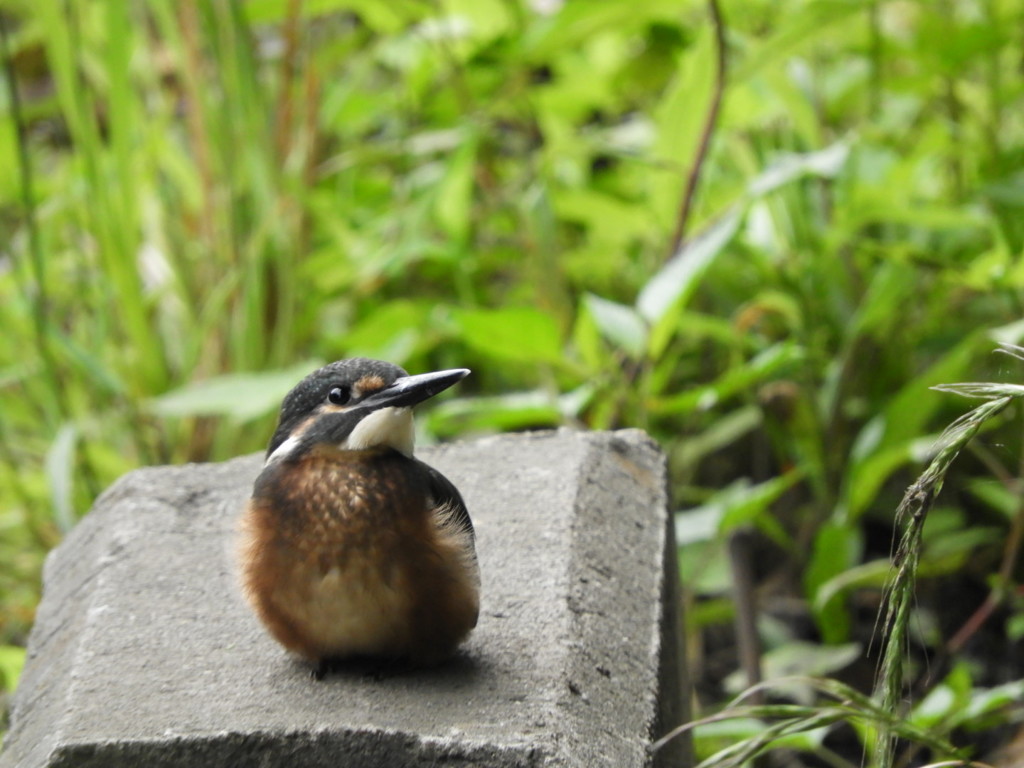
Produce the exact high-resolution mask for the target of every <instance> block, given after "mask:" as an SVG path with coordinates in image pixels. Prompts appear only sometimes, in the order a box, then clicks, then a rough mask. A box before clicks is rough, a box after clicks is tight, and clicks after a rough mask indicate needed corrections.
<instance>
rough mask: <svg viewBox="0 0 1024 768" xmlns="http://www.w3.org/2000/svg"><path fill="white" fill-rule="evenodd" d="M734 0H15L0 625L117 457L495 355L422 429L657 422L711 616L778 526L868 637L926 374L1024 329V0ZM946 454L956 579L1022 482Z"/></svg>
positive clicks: (800, 590) (2, 115)
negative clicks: (880, 531)
mask: <svg viewBox="0 0 1024 768" xmlns="http://www.w3.org/2000/svg"><path fill="white" fill-rule="evenodd" d="M719 5H720V10H721V14H722V16H723V18H724V20H725V24H726V27H727V28H726V29H724V30H716V29H715V28H714V26H713V25H712V24H710V23H709V14H708V6H707V5H706V3H705V2H703V1H698V0H656V1H654V2H645V3H628V2H620V1H619V0H611V1H602V0H573V1H572V2H565V3H562V2H558V0H550V1H542V0H536V2H520V1H519V0H438V1H437V2H418V1H417V2H401V3H380V2H371V1H370V0H306V2H301V1H300V2H290V1H287V2H286V0H247V2H227V1H226V0H201V1H200V2H197V3H175V2H172V1H171V0H148V2H145V3H130V2H128V0H83V1H82V2H67V3H59V2H50V1H47V2H40V3H29V2H27V1H26V0H0V21H2V23H3V30H4V51H3V52H2V58H3V67H4V75H5V77H6V81H5V87H3V88H0V168H3V169H4V171H5V172H4V173H0V324H2V326H3V328H4V330H5V333H4V341H3V342H0V452H2V453H0V458H2V459H3V460H2V461H0V531H2V534H3V535H2V536H0V559H2V560H3V562H5V564H9V567H8V568H5V569H0V605H2V610H0V642H2V643H21V642H23V641H24V639H25V636H26V631H27V628H28V626H29V624H30V622H31V618H32V610H33V607H34V604H35V602H36V600H37V599H38V574H39V571H40V568H41V563H42V558H43V556H44V554H45V552H46V551H47V550H48V549H49V548H50V547H52V546H53V545H54V544H56V543H57V541H58V540H59V538H60V536H61V535H62V533H63V532H64V531H66V530H67V529H68V528H69V527H70V526H71V525H72V524H73V522H74V520H75V519H76V518H77V517H78V516H79V515H81V514H83V513H84V512H85V510H87V509H88V507H89V505H90V504H91V502H92V500H93V499H94V498H95V496H96V494H97V493H98V492H99V491H101V490H102V489H103V488H104V487H105V486H106V485H107V484H108V483H109V482H111V481H112V480H113V479H114V478H116V477H117V476H118V475H120V474H121V473H123V472H124V471H126V470H128V469H130V468H132V467H135V466H138V465H142V464H147V463H155V462H181V461H186V460H217V459H222V458H226V457H229V456H233V455H237V454H239V453H242V452H246V451H254V450H259V449H260V448H261V447H262V446H263V444H264V442H265V440H266V436H267V435H268V434H269V432H270V430H271V428H272V421H273V418H274V413H273V411H274V408H275V405H276V402H277V401H278V400H279V398H280V395H281V394H282V393H283V391H285V390H286V389H287V387H288V386H289V383H290V382H292V381H294V380H295V379H297V378H298V377H299V376H300V375H301V374H302V373H303V372H304V371H305V370H306V369H308V368H311V367H312V366H313V365H315V364H316V361H323V360H331V359H336V358H339V357H343V356H347V355H356V354H359V355H371V356H376V357H382V358H387V359H389V360H392V361H394V362H396V363H399V364H401V365H403V366H405V367H407V368H408V369H410V370H412V371H419V370H427V369H430V368H440V367H455V366H465V367H469V368H471V369H473V371H474V375H473V376H472V377H471V378H470V379H467V381H466V382H464V384H463V386H461V387H460V388H459V393H458V394H456V395H455V396H454V397H452V396H448V397H446V398H442V399H441V400H440V401H439V403H438V404H437V405H435V406H434V407H433V409H432V410H429V411H426V412H425V413H424V414H423V418H422V419H421V422H422V425H423V426H424V427H425V430H424V431H425V432H426V434H425V435H424V437H425V438H427V439H431V438H434V437H450V436H454V435H458V434H468V433H475V432H489V431H496V430H507V429H524V428H532V427H548V426H555V425H559V424H572V425H579V426H586V427H591V428H600V429H603V428H614V427H620V426H637V427H642V428H645V429H647V430H649V431H650V432H651V433H652V434H653V435H654V436H655V437H656V438H657V439H658V440H659V441H660V442H661V444H662V445H663V446H664V447H665V449H666V451H667V453H668V455H669V461H670V469H671V476H672V483H673V493H674V496H675V499H676V500H677V502H678V503H679V505H680V506H681V507H683V508H685V509H686V510H688V511H687V512H685V513H683V514H681V515H680V517H679V524H678V529H679V533H680V541H681V542H682V543H683V547H682V550H681V563H682V565H683V567H684V569H685V570H684V573H685V574H686V575H687V576H688V577H689V576H691V575H692V577H693V580H692V581H688V586H689V587H691V591H690V596H691V599H692V600H695V601H698V602H697V605H696V609H695V610H694V611H693V612H692V616H694V617H696V618H697V620H696V621H694V622H693V631H694V632H696V631H698V630H699V629H700V628H701V627H702V626H703V625H702V624H701V622H707V624H709V625H713V624H719V623H722V622H724V621H728V619H729V617H730V614H731V613H732V608H731V606H730V605H729V603H728V601H727V600H725V599H724V598H726V597H727V596H728V589H729V586H730V582H729V576H728V575H729V569H728V567H727V564H726V562H725V552H726V549H725V547H724V546H723V544H724V542H725V541H726V539H727V538H728V537H729V536H730V535H731V534H732V533H733V532H735V531H737V530H740V529H745V528H753V529H755V530H757V531H758V532H759V533H760V534H762V535H763V537H764V538H765V540H767V541H770V542H771V544H772V546H773V547H774V550H772V551H773V552H775V553H776V554H775V555H773V557H772V558H768V560H766V561H765V562H764V563H758V567H759V568H760V569H761V570H762V571H773V570H777V571H778V572H781V573H784V574H785V579H786V580H787V589H788V590H789V594H790V597H792V598H793V599H795V600H797V601H802V604H803V605H804V606H805V608H806V611H807V613H808V616H809V617H810V620H811V621H812V622H813V625H814V637H813V638H812V639H813V640H814V641H816V642H817V641H821V642H824V643H825V644H826V646H827V647H826V655H827V653H828V648H832V650H835V651H836V652H837V653H838V650H837V649H843V648H848V647H851V646H849V645H847V644H848V643H850V642H851V641H855V640H859V639H860V638H855V637H854V635H855V634H856V629H857V626H858V623H857V622H858V617H857V615H856V611H855V608H854V606H853V605H852V603H851V597H855V596H864V595H871V594H874V593H875V592H876V591H877V589H878V587H879V585H880V584H881V583H882V581H883V580H884V573H885V569H886V562H887V561H886V560H885V559H884V558H885V556H886V554H887V553H886V552H879V551H878V550H877V547H875V548H874V549H873V548H872V539H871V536H870V535H869V533H870V530H871V528H872V526H878V525H888V524H890V522H891V521H890V520H889V517H890V514H891V510H892V509H893V508H895V506H896V502H897V501H898V495H899V490H900V488H901V486H902V485H905V484H906V481H907V479H908V478H909V475H908V472H909V471H910V470H911V469H912V468H913V467H914V466H916V465H918V464H919V463H920V462H922V461H924V460H926V459H927V458H928V455H929V450H930V448H931V445H932V443H933V435H934V434H935V433H937V432H938V431H939V429H940V428H941V425H943V424H944V423H946V422H948V421H950V420H951V419H952V418H953V414H954V413H955V411H954V410H953V409H954V408H955V405H954V404H953V403H951V398H949V397H948V395H946V394H943V393H940V392H933V391H930V390H929V389H928V388H929V387H931V386H933V385H936V384H940V383H943V382H948V381H957V380H964V379H967V378H977V379H982V378H996V377H998V376H999V375H1001V373H1002V371H1001V369H999V368H998V367H997V366H998V361H996V360H994V359H993V357H992V356H991V355H990V354H989V353H990V351H991V349H992V348H993V346H994V344H995V342H1004V343H1011V344H1012V343H1015V342H1018V341H1019V340H1020V338H1021V337H1022V336H1024V325H1022V324H1021V323H1020V314H1021V309H1022V307H1024V301H1022V299H1024V293H1022V289H1024V266H1022V261H1021V259H1020V258H1019V257H1020V253H1021V250H1022V248H1024V224H1022V222H1024V217H1022V216H1021V212H1022V208H1024V193H1022V192H1021V190H1022V189H1024V186H1022V184H1024V181H1022V180H1024V176H1022V174H1021V172H1020V171H1019V170H1018V168H1019V165H1020V159H1021V157H1024V125H1022V124H1021V122H1020V121H1019V120H1018V119H1016V118H1015V115H1017V114H1019V113H1020V109H1021V106H1022V103H1021V102H1022V100H1024V98H1022V97H1024V88H1022V85H1021V80H1020V77H1019V73H1018V72H1017V68H1016V65H1017V62H1019V61H1020V60H1021V57H1022V50H1021V42H1020V40H1019V35H1016V34H1014V32H1013V31H1012V30H1014V29H1015V23H1016V21H1019V18H1020V16H1021V13H1024V5H1022V3H1021V0H999V2H994V1H991V0H938V1H936V0H907V1H905V2H895V1H893V2H881V1H879V2H870V1H868V0H781V2H780V1H779V0H754V1H752V2H751V1H750V0H720V2H719ZM718 31H722V32H723V36H724V39H725V40H726V41H727V46H728V47H727V50H726V51H725V53H726V61H727V66H726V68H725V71H724V73H720V72H719V71H718V67H717V66H716V62H717V56H718V38H719V36H718V35H717V34H716V32H718ZM723 74H724V84H723V85H722V92H721V94H720V95H721V96H722V101H721V112H720V113H719V115H718V119H717V121H716V122H715V123H714V125H712V126H711V128H710V131H711V132H710V134H709V137H710V143H709V144H708V147H709V151H708V154H707V156H706V157H702V156H701V154H700V152H699V149H700V147H701V146H702V139H703V132H704V131H705V130H707V129H708V125H709V124H708V121H707V118H708V114H709V109H710V105H711V104H712V103H713V102H714V100H715V96H716V91H717V89H718V88H719V85H720V81H719V78H720V77H722V76H723ZM12 86H13V87H14V88H13V90H12ZM15 96H18V97H19V98H15ZM691 173H692V174H695V178H696V180H697V182H698V183H697V186H696V187H695V189H696V195H695V197H694V198H693V199H692V200H691V201H690V202H692V206H690V207H689V214H688V218H687V220H685V221H680V213H679V212H680V209H681V202H682V197H683V194H684V193H683V189H684V184H685V180H686V179H687V178H688V177H689V176H690V174H691ZM677 227H679V228H680V229H681V230H682V231H683V232H684V238H683V241H682V243H681V245H680V247H679V248H678V249H674V248H672V247H671V246H672V235H673V232H674V231H675V230H676V228H677ZM670 251H672V252H670ZM1012 375H1015V373H1014V374H1012ZM1009 421H1010V420H1009V419H1005V420H1001V419H995V420H992V421H991V422H989V423H988V424H987V425H986V426H985V429H987V430H991V433H990V434H991V439H992V441H993V444H997V445H999V446H1001V447H1000V448H999V451H1005V452H1006V453H1008V454H1010V455H1019V454H1020V451H1021V445H1020V439H1019V435H1018V434H1017V430H1015V429H1013V427H1012V426H1008V423H1009ZM978 450H979V451H981V450H983V449H982V448H979V449H978ZM997 453H998V451H997ZM1004 459H1005V457H1004V456H1001V455H1000V456H997V457H996V460H993V457H992V456H990V455H987V454H985V455H982V456H981V461H982V462H983V463H984V466H986V467H989V468H991V467H994V466H1002V463H1001V461H1002V460H1004ZM953 471H959V472H961V474H962V476H960V477H959V479H960V480H962V482H961V483H959V484H958V485H960V486H962V487H963V488H965V489H967V491H965V494H966V495H965V498H966V501H964V508H963V509H960V510H955V511H954V512H952V513H951V514H955V515H959V516H957V517H953V518H949V519H955V520H956V521H958V524H959V525H960V526H961V527H963V528H968V529H970V528H976V529H977V530H978V531H980V532H982V533H983V534H984V535H977V536H975V535H971V536H960V537H956V536H953V535H951V534H950V533H949V531H947V535H946V536H945V537H943V536H941V535H939V533H941V532H937V533H936V535H935V536H934V537H931V538H930V537H929V536H928V534H927V532H926V533H925V539H924V543H925V548H924V552H923V553H922V559H921V563H920V571H919V572H920V573H921V574H928V575H931V576H934V577H936V578H939V577H943V576H944V575H947V576H948V575H949V574H953V573H954V572H956V570H957V569H958V568H962V567H963V566H964V563H965V562H967V561H968V559H969V557H970V556H971V555H972V554H976V553H983V554H984V553H988V555H989V557H991V556H992V553H993V552H994V551H995V549H997V548H998V546H999V545H1000V538H1004V539H1005V538H1006V532H1007V531H1009V532H1011V533H1012V532H1013V531H1014V530H1016V529H1015V526H1017V525H1018V524H1019V519H1020V517H1021V515H1020V508H1021V502H1020V496H1019V494H1015V493H1014V492H1013V490H1012V487H1011V484H1010V483H1009V482H1008V481H1006V482H1002V483H1000V484H999V485H998V487H996V486H995V485H994V484H993V483H992V482H991V481H990V480H979V478H978V475H981V476H984V471H983V470H980V469H979V468H978V466H976V465H975V466H970V465H967V466H965V467H964V468H963V469H962V470H958V469H954V470H953ZM1016 471H1017V468H1016V467H1013V468H1012V469H1009V470H1008V472H1009V473H1010V475H1011V476H1012V475H1013V474H1014V473H1015V472H1016ZM1000 480H1005V478H1003V477H1000ZM951 503H952V502H951ZM691 526H693V528H692V529H691ZM1001 533H1002V534H1003V535H1002V537H1001V536H1000V534H1001ZM1006 552H1010V550H1009V549H1007V550H1006ZM982 559H984V558H982ZM1004 560H1006V561H1008V562H1009V564H1008V565H1006V566H1005V567H1004V568H1003V573H1002V575H1001V577H1000V578H1001V581H1000V584H1001V585H1002V586H1001V587H1000V588H1001V589H1002V590H1003V592H1001V594H1011V593H1012V589H1010V587H1011V586H1012V585H1013V583H1014V568H1013V565H1014V563H1013V560H1014V558H1012V557H1008V556H1007V557H1004ZM973 577H974V578H978V577H979V576H978V574H973ZM982 578H983V575H982ZM1006 604H1007V605H1010V606H1011V607H1012V609H1013V611H1014V612H1015V613H1016V614H1020V615H1024V611H1021V610H1020V609H1019V606H1015V605H1014V604H1012V603H1009V602H1007V603H1006ZM1011 619H1012V617H1011ZM1014 627H1016V629H1014ZM1021 627H1024V622H1021V621H1019V620H1016V621H1014V620H1011V621H1009V622H1008V629H1007V631H1008V632H1010V633H1011V635H1013V634H1014V633H1016V635H1015V636H1019V635H1020V634H1021V633H1024V629H1021ZM801 639H802V640H806V639H807V638H797V637H795V636H788V637H786V638H785V639H784V640H782V641H780V642H782V643H783V644H784V643H785V642H797V640H801ZM833 646H834V647H833ZM779 653H780V654H782V651H779ZM837 658H838V657H837Z"/></svg>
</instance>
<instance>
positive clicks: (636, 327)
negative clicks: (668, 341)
mask: <svg viewBox="0 0 1024 768" xmlns="http://www.w3.org/2000/svg"><path fill="white" fill-rule="evenodd" d="M583 302H584V305H585V306H586V308H587V311H588V312H589V313H590V315H591V317H593V318H594V322H595V323H596V324H597V327H598V329H599V330H600V331H601V335H602V336H604V337H605V338H606V339H608V340H609V341H611V342H612V343H614V344H615V345H617V346H618V347H620V348H622V349H623V350H625V351H626V353H627V354H629V355H630V357H633V358H639V357H640V356H641V355H642V354H643V351H644V347H645V346H646V344H647V324H646V323H645V322H644V320H643V318H642V317H640V315H638V314H637V313H636V310H634V309H633V308H632V307H627V306H624V305H622V304H618V303H616V302H614V301H609V300H608V299H602V298H601V297H600V296H595V295H594V294H592V293H588V294H586V295H585V296H584V297H583Z"/></svg>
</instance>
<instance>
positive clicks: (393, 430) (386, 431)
mask: <svg viewBox="0 0 1024 768" xmlns="http://www.w3.org/2000/svg"><path fill="white" fill-rule="evenodd" d="M412 446H413V427H412V409H411V408H395V407H390V408H381V409H380V410H379V411H374V412H373V413H371V414H370V415H369V416H367V417H366V418H364V419H363V420H362V421H360V422H359V423H358V424H356V427H355V429H353V430H352V432H351V433H350V434H349V436H348V437H347V438H346V439H345V442H343V443H342V444H341V445H339V446H338V447H339V448H343V449H348V450H350V451H362V450H366V449H368V448H383V447H388V448H394V449H395V450H396V451H400V452H401V453H404V454H405V455H406V456H412Z"/></svg>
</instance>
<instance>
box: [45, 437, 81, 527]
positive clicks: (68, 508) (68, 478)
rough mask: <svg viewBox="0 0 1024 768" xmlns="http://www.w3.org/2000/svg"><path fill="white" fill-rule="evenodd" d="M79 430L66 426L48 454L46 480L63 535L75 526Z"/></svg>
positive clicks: (51, 445)
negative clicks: (75, 485) (76, 445)
mask: <svg viewBox="0 0 1024 768" xmlns="http://www.w3.org/2000/svg"><path fill="white" fill-rule="evenodd" d="M77 440H78V430H77V429H75V426H74V425H73V424H64V425H63V426H61V428H60V429H59V430H57V435H56V437H54V439H53V442H52V443H51V444H50V449H49V450H48V451H47V452H46V479H47V482H48V484H49V486H50V500H51V502H52V504H53V519H54V522H55V523H56V524H57V527H58V528H59V529H60V531H61V532H62V533H67V532H68V531H70V530H71V528H72V527H73V526H74V524H75V511H74V505H73V504H72V490H73V484H74V478H75V443H76V442H77Z"/></svg>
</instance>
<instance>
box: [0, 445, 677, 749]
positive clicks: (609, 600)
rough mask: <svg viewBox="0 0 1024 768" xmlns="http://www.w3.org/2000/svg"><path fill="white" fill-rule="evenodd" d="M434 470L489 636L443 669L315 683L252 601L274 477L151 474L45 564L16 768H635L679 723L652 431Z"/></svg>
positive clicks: (19, 716) (216, 471)
mask: <svg viewBox="0 0 1024 768" xmlns="http://www.w3.org/2000/svg"><path fill="white" fill-rule="evenodd" d="M417 453H418V455H419V456H420V457H421V458H423V459H424V460H426V461H427V462H429V463H430V464H432V465H434V466H435V467H437V468H438V469H439V470H441V471H442V472H443V473H445V474H446V475H447V476H448V477H449V478H450V479H451V480H452V481H453V482H454V483H455V484H456V485H457V486H458V487H459V489H460V490H461V491H462V493H463V495H464V497H465V499H466V503H467V505H468V507H469V509H470V513H471V514H472V516H473V519H474V522H475V524H476V528H477V537H478V538H477V548H478V552H479V556H480V563H481V570H482V576H483V604H482V611H481V617H480V623H479V625H478V627H477V629H476V630H475V631H474V633H473V634H472V635H471V636H470V639H469V641H468V642H467V643H466V645H465V646H464V649H463V650H462V651H461V652H460V654H459V655H458V656H457V657H456V658H455V659H454V660H453V661H452V662H450V663H449V664H446V665H444V666H442V667H440V668H437V669H433V670H426V671H418V672H404V673H396V674H393V675H390V676H384V677H383V678H380V676H374V675H369V674H367V673H366V671H365V670H358V669H351V670H346V671H343V672H340V673H337V674H334V675H332V676H330V677H328V678H327V679H326V680H325V681H322V682H316V681H314V680H312V679H311V677H310V674H309V668H308V666H306V665H305V664H303V663H301V662H299V661H297V660H295V659H293V658H291V657H289V656H288V655H286V654H285V652H284V651H283V650H282V649H281V648H280V647H279V646H278V645H276V644H275V642H274V641H273V640H272V639H271V638H270V637H269V636H268V635H267V634H266V633H265V632H264V631H263V629H262V628H261V627H260V626H259V625H258V624H257V622H256V620H255V618H254V617H253V615H252V614H251V613H250V611H249V610H248V608H247V606H246V605H245V604H244V603H243V602H242V599H241V597H240V595H239V592H238V589H237V587H236V579H235V573H234V565H233V553H232V539H233V535H234V526H235V524H236V521H237V518H238V515H239V512H240V509H241V506H242V504H243V503H244V501H245V499H246V498H247V497H248V495H249V492H250V489H251V484H252V481H253V479H254V477H255V476H256V474H257V472H258V470H259V467H260V464H261V458H260V457H258V456H249V457H245V458H241V459H236V460H234V461H229V462H226V463H223V464H207V465H189V466H181V467H159V468H152V469H143V470H139V471H136V472H132V473H130V474H129V475H126V476H125V477H124V478H122V479H121V480H120V481H119V482H118V483H116V484H115V485H114V486H113V487H112V488H111V489H110V490H109V491H107V492H106V493H105V494H104V495H103V496H102V497H101V498H100V499H99V500H98V501H97V503H96V506H95V508H94V509H93V511H92V512H91V513H90V514H89V515H88V516H87V517H86V518H85V519H84V520H83V521H82V522H81V523H80V524H79V525H78V526H77V527H76V528H75V529H74V531H73V532H72V533H71V534H70V535H69V536H68V537H67V539H66V540H65V541H64V543H63V544H61V546H60V547H59V548H58V549H57V550H55V551H54V552H53V553H52V554H51V556H50V557H49V559H48V560H47V564H46V570H45V574H44V578H45V583H44V586H45V592H44V598H43V602H42V605H41V606H40V608H39V613H38V617H37V620H36V625H35V627H34V629H33V631H32V635H31V639H30V643H29V655H28V661H27V664H26V667H25V671H24V674H23V677H22V679H21V683H20V686H19V688H18V690H17V692H16V694H15V699H14V708H13V713H12V728H11V731H10V732H9V733H8V735H7V738H6V742H5V749H4V751H3V752H2V753H0V766H3V767H4V768H7V767H9V766H30V767H34V766H105V767H108V768H117V767H118V766H133V767H134V766H140V765H146V766H190V767H191V768H197V767H199V768H201V767H202V766H226V765H231V766H246V765H259V766H264V767H267V768H269V767H270V766H301V765H305V766H325V767H326V766H342V765H343V766H353V767H355V768H359V767H360V766H427V765H445V766H496V767H498V768H500V767H502V766H588V767H592V766H615V767H616V768H628V767H630V766H647V765H658V766H661V765H682V764H686V758H685V755H683V752H682V749H681V748H669V749H666V750H663V751H661V752H659V753H658V755H657V756H652V755H651V754H650V750H649V744H650V742H651V741H652V739H653V738H656V737H657V736H659V735H661V734H662V733H663V732H665V731H666V730H667V729H668V728H670V727H671V726H672V725H674V724H676V723H678V722H680V721H681V720H682V719H683V718H684V716H685V712H684V708H685V701H686V697H682V696H680V685H681V683H680V680H681V669H682V666H681V662H682V655H681V649H680V635H679V633H678V632H677V628H678V615H677V612H676V611H677V608H676V603H677V601H676V600H675V599H674V596H675V594H676V592H675V589H676V584H675V565H674V564H675V558H674V547H673V542H672V539H671V536H672V533H671V531H672V528H671V525H670V522H671V521H670V516H669V514H668V508H667V498H666V475H665V462H664V457H663V456H662V454H661V453H660V451H659V450H658V448H657V447H656V445H655V444H654V443H653V442H652V441H651V440H650V439H649V438H647V437H646V436H645V435H644V434H643V433H642V432H639V431H633V430H629V431H620V432H605V433H580V432H571V431H567V430H563V431H559V432H548V433H536V434H530V435H510V436H502V437H493V438H485V439H482V440H478V441H475V442H462V443H453V444H449V445H445V446H440V447H436V448H431V449H426V450H421V451H418V452H417Z"/></svg>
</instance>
